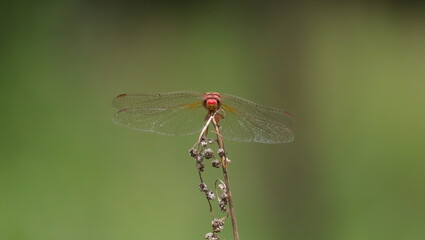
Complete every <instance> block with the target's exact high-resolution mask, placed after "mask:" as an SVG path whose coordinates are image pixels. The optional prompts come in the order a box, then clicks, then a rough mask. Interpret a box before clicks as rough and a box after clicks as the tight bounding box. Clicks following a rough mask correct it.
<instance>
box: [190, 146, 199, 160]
mask: <svg viewBox="0 0 425 240" xmlns="http://www.w3.org/2000/svg"><path fill="white" fill-rule="evenodd" d="M189 155H190V156H191V157H193V158H195V157H196V156H197V155H198V151H197V150H196V149H194V148H191V149H190V150H189Z"/></svg>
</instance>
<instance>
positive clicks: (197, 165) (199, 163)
mask: <svg viewBox="0 0 425 240" xmlns="http://www.w3.org/2000/svg"><path fill="white" fill-rule="evenodd" d="M196 168H197V169H198V170H199V171H201V172H203V171H204V170H205V165H204V164H203V163H201V162H197V163H196Z"/></svg>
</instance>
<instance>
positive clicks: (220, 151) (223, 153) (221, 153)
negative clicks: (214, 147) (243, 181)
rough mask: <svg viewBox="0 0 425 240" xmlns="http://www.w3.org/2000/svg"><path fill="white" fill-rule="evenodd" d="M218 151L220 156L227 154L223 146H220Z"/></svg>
mask: <svg viewBox="0 0 425 240" xmlns="http://www.w3.org/2000/svg"><path fill="white" fill-rule="evenodd" d="M217 153H218V156H220V157H224V156H226V153H225V151H224V149H223V148H219V149H218V152H217Z"/></svg>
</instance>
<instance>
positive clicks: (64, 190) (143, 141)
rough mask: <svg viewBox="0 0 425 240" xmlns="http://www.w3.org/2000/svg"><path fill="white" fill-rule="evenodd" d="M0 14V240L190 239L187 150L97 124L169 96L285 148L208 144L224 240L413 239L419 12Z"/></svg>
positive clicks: (422, 47)
mask: <svg viewBox="0 0 425 240" xmlns="http://www.w3.org/2000/svg"><path fill="white" fill-rule="evenodd" d="M0 6H1V9H2V14H1V17H0V18H1V21H0V26H1V38H0V44H1V45H0V49H1V55H0V63H1V64H0V80H1V95H0V107H1V117H0V128H1V132H0V141H1V142H0V149H1V150H0V239H1V240H3V239H4V240H26V239H28V240H38V239H40V240H57V239H60V240H68V239H69V240H75V239H79V240H85V239H102V240H112V239H120V240H124V239H129V240H130V239H131V240H133V239H203V236H204V234H205V233H207V232H209V231H211V227H210V221H211V215H210V214H209V213H208V206H207V203H206V201H205V199H204V197H203V195H202V193H200V192H199V190H198V189H197V185H198V183H199V180H198V176H197V172H196V169H195V167H194V163H193V159H191V158H189V156H188V152H187V151H188V149H189V148H190V147H191V146H192V145H193V143H194V141H195V139H196V137H195V136H188V137H170V136H162V135H155V134H152V133H144V132H138V131H134V130H131V129H126V128H123V127H120V126H117V125H114V124H113V123H112V120H111V119H112V116H113V115H114V112H115V110H114V109H113V108H112V106H111V101H112V99H113V97H115V96H116V95H118V94H120V93H150V92H170V91H182V90H186V91H201V92H205V91H218V92H222V93H231V94H234V95H238V96H241V97H243V98H247V99H250V100H252V101H255V102H257V103H260V104H264V105H269V106H273V107H276V108H281V109H284V110H286V111H289V112H291V113H292V114H293V116H294V119H295V121H296V132H297V135H296V140H295V142H293V143H290V144H281V145H267V144H254V143H238V142H229V141H228V142H227V143H226V144H227V148H228V152H229V154H230V155H229V157H230V159H232V164H231V168H230V177H231V181H232V183H233V184H232V185H233V186H232V187H233V195H234V201H235V205H236V214H237V217H238V221H239V228H240V235H241V239H324V240H325V239H326V240H342V239H343V240H364V239H375V240H377V239H409V240H416V239H418V240H419V239H421V240H422V239H425V163H424V159H425V157H424V156H425V151H424V147H425V144H424V143H425V138H424V137H425V124H424V118H425V110H424V109H425V106H424V100H425V97H424V94H425V8H424V5H423V4H421V3H420V2H419V1H418V2H415V1H359V2H336V1H335V2H327V3H319V2H309V1H285V2H280V3H276V2H274V1H261V2H254V1H240V2H233V3H229V2H222V1H215V2H210V3H207V2H203V1H186V2H183V1H182V2H177V1H176V2H174V1H166V2H162V3H156V2H155V1H151V2H145V1H144V2H138V3H135V2H133V1H94V0H88V1H78V0H68V1H49V0H45V1H2V3H1V4H0ZM218 173H219V172H217V170H214V169H212V168H208V169H207V171H206V176H207V179H208V181H209V183H210V184H212V181H213V180H214V179H215V178H216V177H217V176H219V174H218ZM207 183H208V182H207ZM221 236H222V239H232V234H231V226H230V221H228V223H227V225H226V227H225V231H224V233H223V234H222V235H221Z"/></svg>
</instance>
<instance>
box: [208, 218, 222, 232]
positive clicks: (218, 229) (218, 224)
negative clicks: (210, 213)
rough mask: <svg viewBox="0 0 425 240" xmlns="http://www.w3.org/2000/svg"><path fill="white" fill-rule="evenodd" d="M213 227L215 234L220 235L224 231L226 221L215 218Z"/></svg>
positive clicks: (212, 223)
mask: <svg viewBox="0 0 425 240" xmlns="http://www.w3.org/2000/svg"><path fill="white" fill-rule="evenodd" d="M211 225H212V227H213V232H215V233H218V232H221V231H222V230H223V228H224V221H223V220H221V219H218V218H214V220H213V221H212V222H211Z"/></svg>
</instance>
